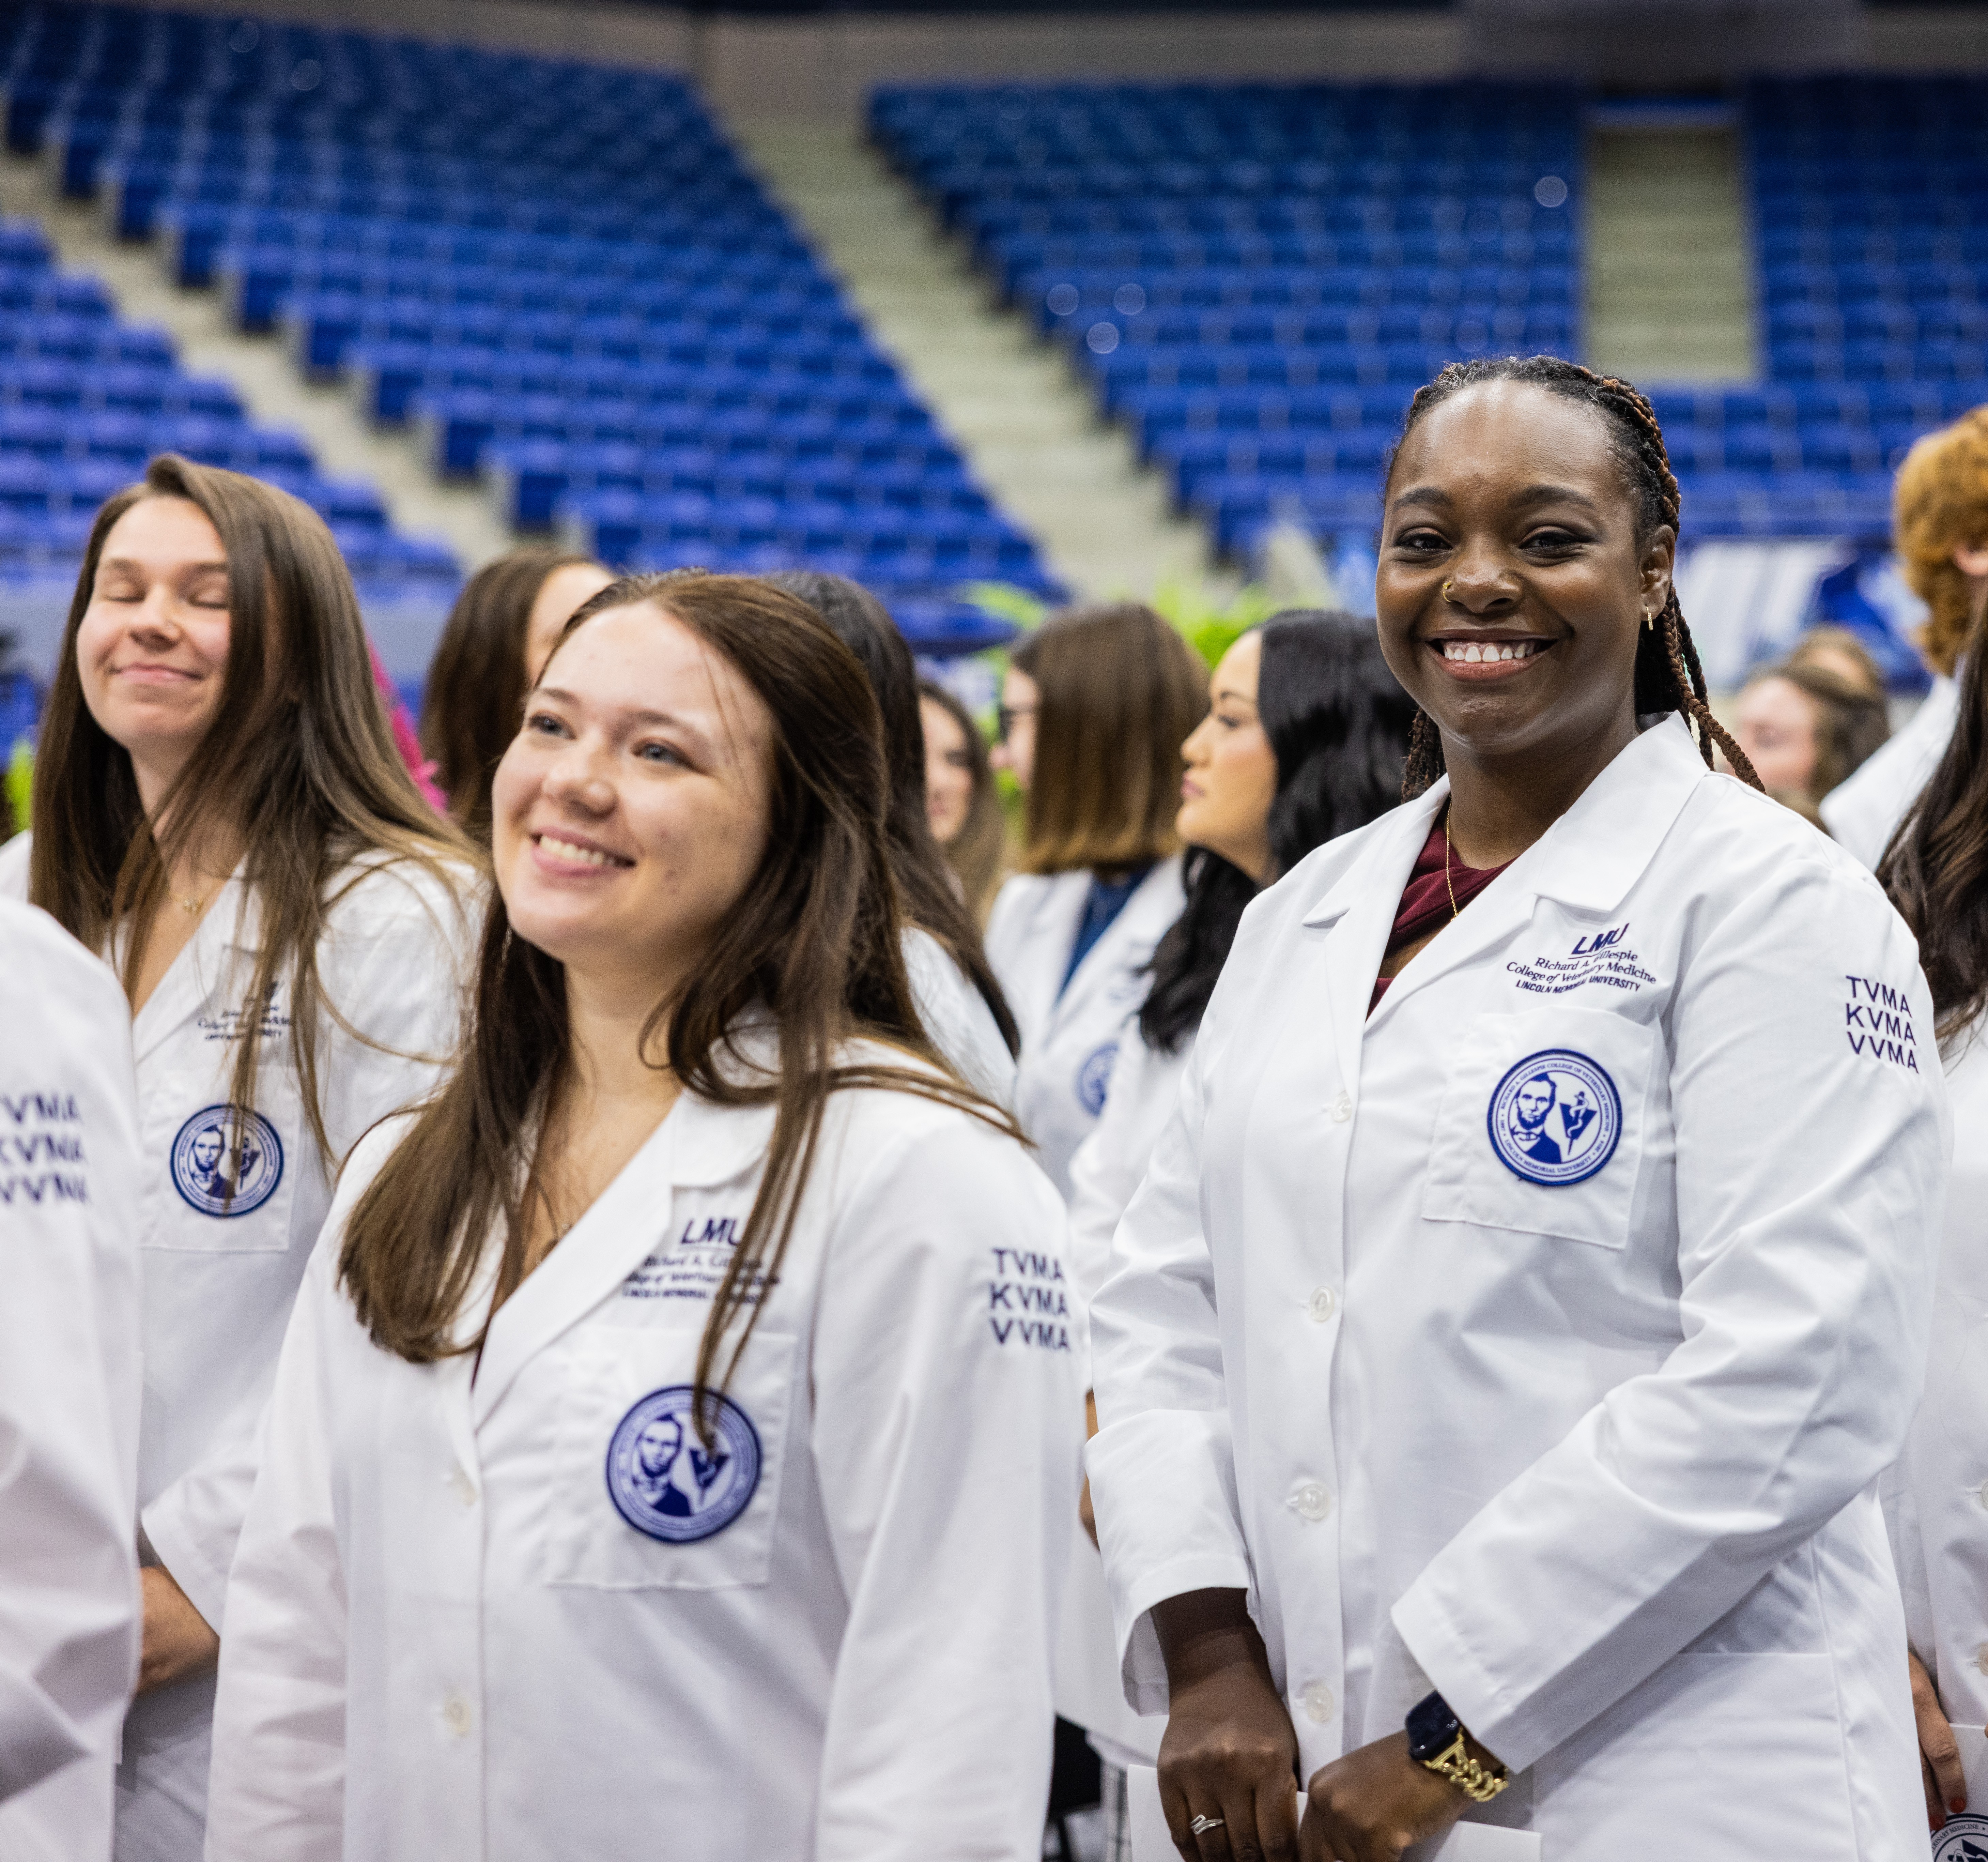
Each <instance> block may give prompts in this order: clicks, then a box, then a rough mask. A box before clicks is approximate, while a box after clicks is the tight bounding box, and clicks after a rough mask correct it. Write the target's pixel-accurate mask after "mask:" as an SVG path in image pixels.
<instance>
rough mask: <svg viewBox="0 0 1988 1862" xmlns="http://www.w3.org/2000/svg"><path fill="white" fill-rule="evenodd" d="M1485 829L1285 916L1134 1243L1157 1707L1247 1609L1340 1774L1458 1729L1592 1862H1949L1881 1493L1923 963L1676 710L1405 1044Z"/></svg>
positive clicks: (1108, 1477) (1555, 1844)
mask: <svg viewBox="0 0 1988 1862" xmlns="http://www.w3.org/2000/svg"><path fill="white" fill-rule="evenodd" d="M1446 791H1447V784H1446V783H1439V784H1438V785H1437V786H1436V787H1435V789H1434V790H1433V791H1431V792H1430V793H1429V794H1427V795H1425V796H1424V797H1422V798H1421V799H1419V800H1418V801H1415V802H1412V803H1410V804H1407V805H1405V807H1402V808H1401V809H1399V810H1398V811H1395V813H1393V814H1390V815H1388V816H1385V817H1384V818H1382V819H1381V821H1378V822H1376V823H1374V824H1372V825H1371V827H1368V828H1364V829H1362V830H1361V831H1359V832H1357V833H1355V834H1352V835H1347V836H1346V837H1344V838H1342V839H1340V840H1337V841H1333V842H1331V843H1330V845H1327V846H1326V847H1324V848H1320V850H1319V851H1317V853H1315V854H1313V855H1312V856H1311V857H1310V858H1309V859H1307V861H1305V862H1303V864H1302V865H1300V866H1299V867H1297V868H1296V869H1295V870H1294V871H1293V872H1292V873H1291V874H1290V876H1289V877H1287V878H1286V879H1284V880H1283V882H1281V883H1280V884H1279V885H1276V886H1275V887H1274V888H1273V889H1271V890H1270V892H1268V893H1266V895H1264V896H1263V898H1262V899H1259V900H1258V901H1257V902H1256V903H1255V904H1253V906H1251V907H1250V909H1249V912H1247V913H1246V915H1245V916H1244V919H1243V921H1242V930H1241V932H1240V934H1239V936H1238V937H1237V939H1236V945H1235V948H1234V950H1233V951H1232V953H1231V955H1230V957H1229V963H1228V964H1227V966H1226V968H1225V969H1224V970H1223V972H1222V980H1221V982H1220V983H1219V985H1218V986H1217V987H1216V990H1215V997H1214V1000H1213V1002H1212V1004H1211V1005H1210V1007H1209V1013H1208V1014H1207V1016H1206V1017H1205V1018H1204V1019H1203V1021H1202V1027H1201V1034H1200V1038H1199V1042H1198V1044H1197V1045H1196V1048H1195V1056H1194V1059H1193V1061H1192V1063H1191V1064H1190V1066H1189V1068H1188V1078H1187V1082H1186V1085H1185V1088H1184V1090H1183V1094H1182V1105H1181V1110H1180V1113H1179V1115H1178V1119H1177V1121H1176V1122H1175V1124H1174V1125H1172V1126H1170V1127H1169V1129H1168V1132H1167V1135H1166V1136H1165V1138H1163V1139H1162V1140H1161V1144H1160V1146H1159V1149H1158V1152H1157V1153H1155V1159H1154V1163H1153V1167H1152V1171H1151V1174H1150V1175H1149V1176H1148V1178H1147V1180H1146V1181H1145V1183H1144V1186H1143V1187H1141V1190H1140V1191H1139V1193H1138V1195H1137V1196H1136V1197H1134V1200H1133V1203H1132V1206H1131V1208H1130V1210H1128V1212H1127V1214H1126V1217H1125V1220H1124V1223H1123V1224H1121V1227H1120V1229H1119V1231H1118V1234H1117V1237H1116V1239H1115V1241H1114V1248H1113V1261H1114V1272H1113V1275H1112V1277H1111V1279H1110V1280H1109V1281H1107V1283H1106V1285H1105V1286H1104V1289H1103V1290H1102V1292H1100V1295H1099V1296H1098V1298H1097V1304H1096V1305H1095V1307H1094V1309H1093V1312H1092V1349H1093V1359H1094V1369H1095V1372H1096V1377H1097V1396H1098V1403H1099V1408H1100V1412H1101V1419H1102V1423H1103V1427H1102V1430H1101V1431H1100V1434H1099V1435H1098V1436H1097V1438H1096V1439H1095V1440H1094V1441H1093V1442H1092V1444H1090V1478H1091V1487H1092V1493H1093V1495H1094V1500H1095V1502H1096V1505H1097V1512H1098V1516H1099V1519H1100V1525H1101V1527H1102V1530H1103V1535H1104V1555H1105V1566H1106V1570H1107V1575H1108V1576H1109V1578H1110V1579H1111V1585H1112V1589H1113V1595H1114V1604H1115V1606H1116V1611H1117V1626H1118V1630H1119V1633H1120V1640H1121V1649H1122V1650H1124V1674H1125V1678H1126V1682H1127V1685H1128V1688H1129V1689H1130V1691H1131V1694H1132V1695H1133V1696H1134V1698H1137V1699H1138V1700H1139V1701H1143V1702H1144V1703H1146V1704H1148V1705H1159V1704H1160V1703H1161V1701H1163V1700H1164V1699H1165V1673H1164V1669H1163V1667H1162V1666H1161V1663H1160V1660H1159V1651H1158V1644H1157V1642H1156V1640H1155V1637H1154V1633H1153V1630H1152V1627H1151V1619H1150V1617H1149V1616H1148V1611H1150V1610H1151V1607H1152V1606H1153V1605H1154V1604H1155V1603H1158V1602H1161V1601H1162V1600H1165V1599H1166V1598H1168V1597H1170V1596H1177V1595H1179V1594H1181V1593H1185V1592H1187V1591H1191V1590H1195V1589H1201V1588H1203V1587H1205V1586H1215V1587H1232V1588H1236V1589H1246V1590H1248V1591H1249V1593H1250V1595H1251V1602H1252V1607H1253V1610H1254V1612H1255V1614H1256V1620H1257V1622H1258V1623H1259V1625H1260V1627H1261V1628H1262V1630H1263V1637H1264V1640H1265V1643H1266V1646H1267V1647H1268V1650H1269V1652H1270V1664H1271V1667H1272V1671H1273V1674H1274V1676H1275V1677H1276V1684H1277V1686H1278V1687H1279V1688H1280V1690H1281V1691H1283V1695H1284V1698H1285V1699H1286V1702H1287V1703H1288V1706H1289V1709H1290V1714H1291V1717H1292V1722H1293V1726H1294V1728H1295V1729H1296V1732H1297V1738H1298V1742H1299V1747H1300V1754H1301V1759H1300V1769H1301V1770H1302V1772H1303V1773H1304V1774H1305V1775H1307V1776H1309V1775H1310V1773H1311V1772H1313V1770H1314V1769H1316V1768H1317V1766H1320V1765H1321V1764H1323V1763H1324V1762H1326V1761H1327V1760H1328V1759H1333V1758H1334V1757H1336V1756H1337V1755H1340V1754H1341V1752H1345V1751H1347V1750H1350V1749H1354V1748H1357V1747H1358V1746H1360V1745H1364V1744H1367V1743H1368V1742H1371V1741H1373V1740H1375V1739H1378V1738H1384V1737H1386V1736H1388V1735H1392V1734H1394V1733H1395V1732H1398V1731H1399V1729H1400V1728H1401V1723H1402V1719H1403V1717H1404V1715H1405V1714H1406V1712H1407V1711H1408V1708H1410V1707H1411V1706H1412V1705H1414V1704H1415V1701H1417V1700H1418V1698H1420V1697H1421V1696H1422V1694H1425V1693H1426V1692H1427V1691H1429V1690H1430V1689H1431V1688H1435V1689H1438V1690H1439V1691H1441V1692H1442V1694H1443V1695H1444V1696H1445V1698H1446V1699H1447V1700H1448V1701H1449V1705H1450V1706H1451V1707H1452V1708H1453V1709H1454V1710H1455V1712H1456V1713H1457V1715H1459V1718H1461V1719H1462V1722H1463V1723H1464V1724H1465V1725H1466V1726H1468V1727H1469V1728H1470V1729H1471V1731H1472V1732H1473V1733H1474V1734H1475V1735H1476V1736H1477V1737H1478V1738H1480V1739H1481V1740H1483V1742H1484V1743H1485V1744H1486V1745H1487V1746H1489V1748H1490V1749H1491V1750H1492V1751H1493V1752H1496V1754H1498V1755H1499V1756H1500V1757H1501V1758H1502V1759H1504V1760H1505V1761H1506V1762H1507V1763H1508V1764H1509V1765H1510V1766H1511V1767H1512V1768H1513V1771H1514V1772H1516V1773H1518V1774H1520V1776H1518V1778H1517V1779H1516V1782H1515V1783H1514V1785H1513V1788H1512V1789H1510V1790H1509V1791H1508V1792H1507V1793H1506V1794H1505V1795H1504V1796H1502V1797H1500V1798H1499V1799H1497V1800H1496V1802H1495V1803H1493V1804H1492V1805H1490V1806H1488V1807H1487V1809H1486V1810H1484V1811H1483V1812H1476V1811H1473V1812H1472V1813H1470V1814H1471V1815H1472V1816H1477V1817H1479V1818H1481V1819H1482V1820H1484V1821H1487V1822H1493V1823H1510V1824H1516V1825H1520V1826H1529V1827H1530V1828H1531V1829H1533V1830H1535V1831H1537V1832H1538V1833H1540V1836H1541V1837H1542V1839H1543V1854H1544V1855H1545V1856H1546V1857H1547V1858H1549V1862H1675V1858H1677V1857H1685V1856H1689V1857H1722V1858H1723V1857H1740V1856H1754V1855H1765V1854H1800V1855H1802V1856H1804V1857H1817V1858H1830V1859H1831V1862H1835V1859H1841V1862H1849V1859H1850V1858H1853V1857H1854V1858H1858V1862H1878V1858H1883V1859H1884V1862H1904V1859H1905V1858H1906V1857H1919V1858H1923V1857H1924V1856H1925V1840H1926V1837H1925V1813H1924V1809H1923V1806H1922V1800H1921V1796H1920V1792H1919V1777H1918V1762H1917V1758H1916V1755H1915V1746H1914V1738H1913V1730H1912V1713H1911V1708H1910V1703H1909V1700H1908V1698H1907V1693H1906V1687H1905V1673H1904V1664H1903V1662H1902V1660H1901V1650H1902V1641H1903V1636H1904V1623H1903V1620H1902V1611H1901V1609H1900V1606H1899V1602H1898V1587H1897V1586H1898V1580H1897V1578H1896V1576H1895V1572H1894V1569H1893V1567H1892V1560H1891V1557H1890V1555H1889V1549H1888V1545H1887V1543H1886V1539H1885V1526H1884V1522H1883V1519H1882V1518H1881V1514H1880V1511H1879V1508H1878V1500H1877V1496H1876V1491H1875V1483H1876V1481H1877V1479H1878V1475H1879V1474H1880V1472H1881V1470H1882V1469H1884V1468H1885V1467H1886V1465H1887V1464H1888V1463H1889V1462H1890V1461H1892V1459H1893V1458H1894V1457H1895V1456H1896V1454H1898V1449H1899V1447H1900V1444H1902V1441H1903V1440H1904V1437H1905V1430H1906V1427H1907V1425H1908V1424H1909V1420H1910V1418H1911V1416H1912V1410H1913V1407H1914V1406H1915V1403H1916V1400H1917V1397H1918V1390H1919V1380H1920V1376H1921V1374H1922V1366H1923V1363H1924V1360H1925V1343H1926V1336H1927V1331H1928V1325H1929V1312H1930V1306H1931V1293H1932V1254H1933V1248H1932V1241H1933V1237H1934V1236H1935V1235H1936V1233H1937V1231H1938V1225H1939V1219H1940V1212H1941V1205H1942V1199H1943V1194H1944V1189H1945V1181H1946V1159H1947V1148H1948V1143H1949V1124H1948V1120H1947V1116H1946V1095H1945V1092H1944V1088H1943V1086H1942V1082H1941V1078H1940V1073H1939V1062H1938V1060H1937V1058H1936V1051H1935V1048H1934V1045H1933V1042H1932V1034H1931V1026H1932V1016H1931V1011H1930V1005H1929V1000H1928V997H1927V994H1926V989H1925V982H1924V980H1923V978H1922V977H1921V975H1920V973H1919V966H1918V963H1917V960H1916V959H1917V953H1916V950H1915V946H1914V944H1913V942H1912V938H1911V936H1909V933H1907V932H1906V930H1905V927H1904V926H1903V924H1902V923H1901V922H1900V921H1899V919H1898V917H1897V916H1896V915H1895V913H1894V912H1892V909H1891V907H1890V906H1889V905H1888V903H1887V902H1885V899H1884V897H1883V896H1882V895H1881V893H1880V892H1879V891H1878V888H1877V885H1876V884H1875V882H1874V881H1873V880H1872V879H1871V877H1870V875H1868V873H1866V872H1864V871H1862V870H1861V868H1858V867H1857V866H1856V865H1854V862H1851V860H1850V859H1849V858H1848V857H1847V856H1846V855H1844V854H1843V853H1842V852H1841V851H1840V850H1839V849H1838V848H1835V847H1834V846H1833V845H1831V843H1830V842H1829V841H1827V839H1826V838H1824V837H1823V836H1821V835H1817V834H1816V833H1815V832H1814V831H1813V830H1812V829H1810V828H1809V827H1807V825H1806V824H1804V822H1803V821H1801V820H1800V818H1799V817H1797V816H1796V815H1794V814H1790V813H1789V812H1788V811H1786V810H1783V809H1780V808H1778V807H1776V806H1775V805H1774V804H1772V803H1770V802H1769V801H1767V800H1766V799H1765V798H1764V797H1760V796H1759V795H1757V794H1753V793H1752V792H1750V791H1748V790H1746V789H1745V788H1744V787H1742V786H1741V785H1740V784H1739V783H1737V782H1736V781H1734V780H1732V779H1731V778H1729V777H1724V776H1714V775H1712V774H1709V772H1708V771H1707V770H1706V769H1705V767H1704V766H1703V765H1702V763H1701V762H1700V761H1699V759H1698V756H1697V753H1696V750H1695V748H1694V747H1693V746H1692V743H1691V741H1690V739H1689V735H1688V734H1687V733H1686V731H1685V727H1684V726H1683V725H1682V723H1681V722H1680V721H1679V720H1678V719H1675V718H1672V719H1666V720H1665V722H1663V723H1660V724H1658V725H1657V726H1655V727H1653V728H1652V729H1651V730H1648V731H1646V732H1645V733H1643V735H1642V736H1641V737H1640V738H1638V740H1636V741H1635V743H1632V744H1631V745H1630V746H1628V748H1627V749H1625V750H1624V751H1623V752H1622V753H1621V754H1620V755H1619V756H1618V757H1616V759H1615V760H1614V762H1613V763H1611V764H1610V766H1609V767H1608V768H1607V769H1606V770H1604V771H1603V773H1602V774H1601V776H1600V777H1598V778H1597V780H1595V781H1594V783H1593V784H1591V786H1590V787H1589V788H1588V790H1587V792H1586V793H1585V794H1584V795H1582V796H1581V798H1580V800H1579V801H1577V803H1576V804H1574V807H1572V808H1571V809H1570V810H1569V811H1568V812H1567V814H1565V815H1564V816H1563V817H1562V818H1561V819H1560V821H1557V823H1556V824H1554V826H1553V827H1552V828H1550V830H1549V831H1547V834H1546V835H1543V837H1542V838H1540V841H1538V842H1537V843H1536V844H1535V845H1533V847H1531V848H1529V849H1528V850H1527V851H1526V852H1525V853H1524V854H1523V855H1520V858H1518V859H1517V860H1516V861H1515V862H1513V864H1512V865H1511V866H1510V868H1509V869H1508V870H1507V871H1506V872H1504V873H1503V874H1502V875H1499V878H1498V879H1495V880H1494V881H1493V882H1492V883H1491V884H1490V885H1489V886H1488V887H1486V889H1485V890H1484V892H1483V893H1482V894H1481V895H1479V897H1478V898H1477V899H1476V900H1475V901H1474V902H1472V903H1471V904H1470V905H1469V906H1466V908H1465V909H1464V910H1463V912H1462V916H1461V917H1460V918H1459V919H1458V921H1457V922H1456V923H1454V924H1452V925H1450V926H1447V927H1445V929H1443V930H1442V931H1441V932H1440V933H1439V934H1438V935H1437V936H1436V937H1435V939H1434V940H1433V941H1432V943H1430V944H1429V945H1428V947H1427V949H1425V950H1424V951H1422V953H1421V954H1419V955H1418V956H1416V957H1415V960H1413V961H1412V963H1409V965H1408V967H1407V968H1406V969H1405V970H1403V971H1402V973H1401V975H1400V977H1398V978H1397V979H1396V980H1395V982H1394V983H1393V984H1392V985H1391V987H1390V988H1389V990H1388V993H1387V995H1386V996H1385V997H1384V999H1383V1000H1382V1001H1381V1004H1380V1005H1379V1006H1378V1008H1377V1009H1376V1010H1375V1011H1374V1014H1372V1016H1371V1018H1370V1017H1369V1016H1368V999H1369V996H1370V994H1371V990H1372V988H1373V985H1374V977H1375V974H1376V973H1377V971H1378V967H1379V965H1380V962H1381V955H1382V953H1383V950H1384V948H1385V946H1386V944H1387V941H1388V934H1389V930H1390V927H1391V922H1392V920H1393V918H1394V916H1395V910H1396V908H1397V904H1398V900H1399V899H1400V897H1401V889H1402V887H1403V886H1404V885H1405V883H1406V882H1407V880H1408V875H1409V873H1410V871H1411V869H1412V867H1413V865H1414V862H1415V856H1416V855H1417V853H1418V851H1420V849H1421V848H1422V845H1423V843H1424V841H1425V839H1426V838H1427V836H1428V831H1429V827H1430V824H1431V821H1432V819H1433V818H1434V816H1435V812H1436V811H1437V810H1438V809H1439V807H1441V806H1442V802H1443V800H1444V797H1445V794H1446ZM1542 1073H1544V1074H1545V1075H1547V1081H1546V1082H1545V1084H1544V1085H1541V1084H1537V1082H1539V1081H1540V1075H1541V1074H1542ZM1548 1085H1550V1087H1551V1088H1552V1092H1551V1096H1550V1098H1549V1097H1547V1086H1548ZM1529 1105H1530V1116H1531V1118H1532V1119H1533V1121H1534V1122H1533V1125H1532V1126H1531V1127H1530V1130H1528V1129H1525V1127H1526V1118H1527V1115H1528V1108H1529ZM1574 1113H1579V1115H1580V1116H1579V1120H1578V1123H1576V1122H1575V1120H1574V1118H1573V1117H1571V1116H1570V1115H1572V1114H1574ZM1556 1114H1557V1115H1558V1116H1560V1120H1561V1123H1560V1127H1559V1129H1558V1132H1557V1133H1556V1132H1555V1131H1554V1127H1553V1124H1552V1121H1553V1119H1554V1117H1555V1116H1556ZM1556 1160H1557V1161H1556Z"/></svg>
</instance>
